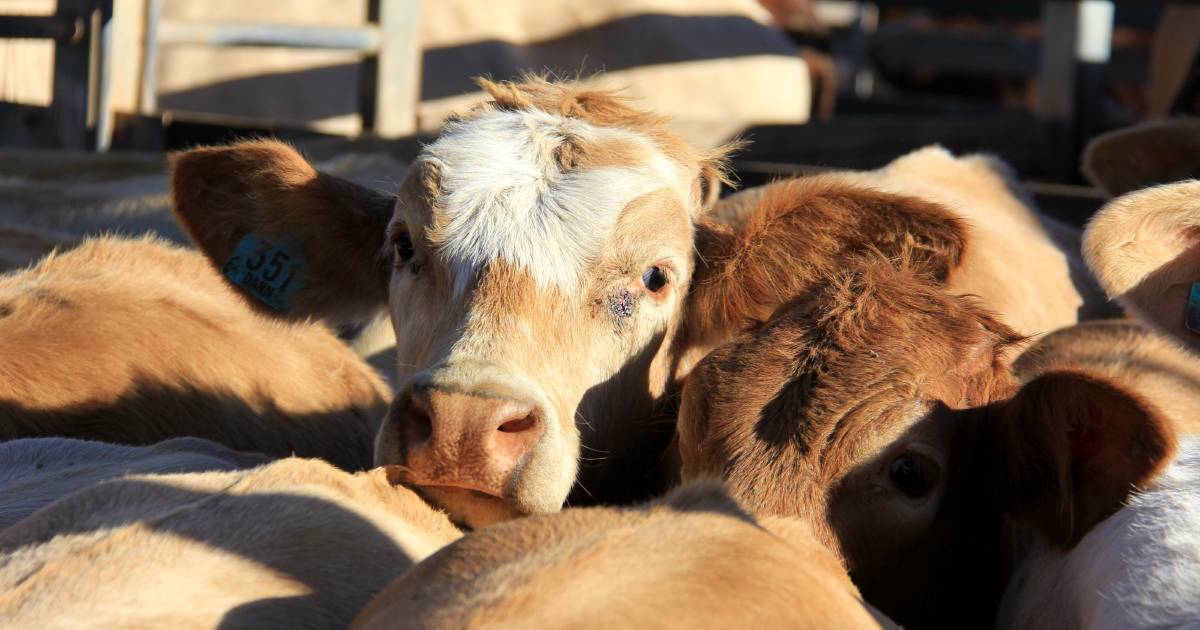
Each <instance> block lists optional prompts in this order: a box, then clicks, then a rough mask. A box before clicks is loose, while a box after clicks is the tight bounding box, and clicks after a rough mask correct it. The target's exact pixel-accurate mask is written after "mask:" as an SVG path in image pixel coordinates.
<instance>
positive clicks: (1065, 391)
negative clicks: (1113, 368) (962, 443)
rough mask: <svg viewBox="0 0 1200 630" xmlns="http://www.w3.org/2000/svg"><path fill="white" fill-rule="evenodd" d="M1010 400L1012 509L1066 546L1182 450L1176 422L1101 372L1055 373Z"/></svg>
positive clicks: (1006, 450) (1005, 421) (1007, 457)
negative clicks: (1179, 446)
mask: <svg viewBox="0 0 1200 630" xmlns="http://www.w3.org/2000/svg"><path fill="white" fill-rule="evenodd" d="M1005 407H1006V408H1005V411H1004V416H1003V418H1002V420H1001V422H1000V424H999V425H998V428H999V429H1000V430H1002V431H1004V433H1005V434H1004V435H1003V436H1002V438H1001V439H1000V440H998V441H997V442H996V445H997V447H998V448H1001V449H1002V451H1001V452H1002V455H1001V458H1002V460H1003V461H1004V462H1005V465H1004V469H1003V470H1004V475H1005V477H1004V478H1005V480H1006V481H1005V484H1006V485H1005V487H1006V492H1005V502H1006V506H1007V511H1008V513H1010V514H1012V515H1013V516H1014V517H1015V518H1017V519H1018V520H1025V519H1027V520H1028V521H1031V522H1032V523H1033V524H1034V525H1035V526H1037V527H1038V528H1039V529H1041V530H1042V531H1043V532H1044V533H1045V534H1046V535H1047V536H1048V537H1049V539H1050V541H1051V543H1053V544H1055V545H1058V546H1060V547H1062V548H1070V547H1072V546H1074V545H1075V544H1076V543H1077V542H1079V539H1080V538H1082V537H1083V535H1084V534H1086V533H1087V532H1088V531H1089V530H1091V528H1092V527H1094V526H1095V525H1096V524H1098V523H1099V522H1100V521H1103V520H1104V519H1106V518H1108V517H1109V516H1110V515H1112V514H1113V513H1114V512H1116V511H1117V510H1118V509H1120V507H1121V506H1122V505H1123V504H1124V502H1125V501H1126V499H1128V498H1129V496H1130V494H1131V493H1132V492H1134V491H1135V490H1138V489H1140V488H1144V487H1146V485H1147V484H1149V483H1150V482H1151V481H1152V480H1153V479H1154V478H1155V476H1157V475H1158V473H1159V472H1161V471H1162V469H1163V468H1164V467H1165V466H1166V465H1167V464H1168V463H1169V462H1170V460H1171V458H1172V457H1173V456H1174V453H1175V449H1176V438H1175V430H1174V427H1173V426H1172V425H1171V423H1170V421H1169V420H1167V418H1166V417H1165V416H1163V415H1162V414H1161V413H1160V412H1159V411H1158V410H1156V409H1155V408H1154V407H1153V406H1152V405H1151V404H1150V403H1148V402H1146V401H1145V400H1143V399H1142V398H1141V397H1139V396H1138V395H1136V394H1135V393H1133V392H1131V391H1128V390H1126V389H1124V388H1123V387H1121V386H1120V385H1118V384H1116V383H1114V382H1112V381H1110V380H1108V379H1105V378H1104V377H1101V376H1098V375H1092V374H1088V373H1085V372H1077V371H1066V370H1063V371H1054V372H1048V373H1046V374H1043V375H1042V376H1039V377H1038V378H1036V379H1034V380H1032V381H1030V382H1029V383H1027V384H1026V385H1025V386H1024V387H1022V388H1021V390H1020V391H1019V392H1018V393H1017V395H1016V396H1015V397H1014V398H1013V399H1012V400H1011V401H1009V402H1008V403H1007V405H1006V406H1005Z"/></svg>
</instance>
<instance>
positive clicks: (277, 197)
mask: <svg viewBox="0 0 1200 630" xmlns="http://www.w3.org/2000/svg"><path fill="white" fill-rule="evenodd" d="M171 195H172V202H173V210H174V212H175V216H176V217H177V218H178V219H179V221H180V223H182V224H183V226H184V229H185V230H186V231H187V233H188V235H189V237H191V239H192V242H194V243H195V244H196V246H197V247H198V248H200V250H201V251H202V252H204V254H205V255H206V256H208V258H209V259H210V260H211V261H212V262H213V264H214V265H216V266H217V267H218V268H219V269H221V271H222V274H223V275H224V276H225V278H226V279H227V280H229V281H230V283H231V284H233V285H234V286H235V287H237V288H238V290H239V291H241V292H242V293H244V294H246V295H247V296H248V298H249V299H248V301H249V302H250V303H252V304H254V305H255V306H256V307H258V308H260V309H261V310H263V311H264V312H267V313H271V314H274V315H277V316H281V317H284V318H287V319H306V318H310V317H317V318H321V319H324V320H326V321H327V322H329V323H330V324H331V325H335V326H336V325H342V324H347V323H358V322H363V321H366V320H367V319H369V318H370V317H371V316H373V315H375V314H377V313H378V312H379V311H380V309H381V307H382V306H383V305H384V304H385V303H386V300H387V281H388V277H389V273H390V264H389V262H388V260H387V257H386V256H384V255H383V254H382V252H383V249H384V248H383V243H384V239H385V234H386V232H387V225H388V222H389V221H390V220H391V217H392V210H393V205H394V201H395V198H394V197H392V196H389V195H383V194H380V193H376V192H374V191H372V190H370V189H367V188H364V187H362V186H359V185H357V184H354V183H351V182H349V181H347V180H344V179H340V178H337V177H333V176H331V175H326V174H324V173H320V172H318V171H317V170H316V169H315V168H313V166H312V165H311V164H309V163H308V161H307V160H305V159H304V158H303V157H302V156H301V155H300V154H299V153H297V152H296V150H295V149H293V148H292V147H290V146H288V145H286V144H283V143H281V142H278V141H272V140H254V141H247V142H240V143H237V144H233V145H229V146H220V147H206V148H200V149H193V150H190V151H185V152H182V153H177V154H175V155H173V156H171Z"/></svg>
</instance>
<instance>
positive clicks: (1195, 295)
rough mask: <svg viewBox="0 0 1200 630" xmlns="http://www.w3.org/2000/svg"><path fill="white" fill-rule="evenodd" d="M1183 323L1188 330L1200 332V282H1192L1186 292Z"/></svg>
mask: <svg viewBox="0 0 1200 630" xmlns="http://www.w3.org/2000/svg"><path fill="white" fill-rule="evenodd" d="M1184 325H1185V326H1187V329H1188V330H1190V331H1192V332H1194V333H1200V282H1193V283H1192V290H1191V291H1190V292H1189V293H1188V305H1187V318H1186V319H1185V320H1184Z"/></svg>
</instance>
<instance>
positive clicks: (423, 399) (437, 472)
mask: <svg viewBox="0 0 1200 630" xmlns="http://www.w3.org/2000/svg"><path fill="white" fill-rule="evenodd" d="M397 411H398V412H399V413H397V414H396V415H395V416H394V417H393V418H392V421H393V422H397V423H399V426H398V427H397V428H398V435H399V442H400V448H401V450H402V451H403V459H404V463H405V465H406V466H407V467H408V468H409V470H410V474H411V475H412V478H411V481H412V483H415V484H417V485H422V486H445V487H453V488H465V489H469V490H476V491H479V492H483V493H485V494H489V495H492V496H495V497H499V498H504V491H505V487H506V485H507V484H508V483H509V480H510V478H511V477H512V473H513V471H514V470H515V469H516V468H517V466H518V465H519V464H520V463H521V462H522V461H523V460H525V459H526V457H527V456H528V455H529V454H530V452H531V451H532V450H533V447H534V445H535V444H536V443H537V441H538V438H540V437H541V435H542V433H543V432H544V430H545V427H544V426H543V424H544V423H543V421H542V419H541V418H540V417H539V414H538V413H536V409H535V407H534V405H533V404H532V403H530V402H526V401H521V400H516V399H513V398H509V397H506V396H504V395H501V394H494V393H491V392H487V391H473V392H470V393H464V392H460V391H447V390H443V389H435V388H418V389H416V390H414V391H412V394H411V395H410V396H409V399H408V403H407V405H404V406H403V407H402V408H400V409H398V410H397Z"/></svg>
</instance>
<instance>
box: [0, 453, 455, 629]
mask: <svg viewBox="0 0 1200 630" xmlns="http://www.w3.org/2000/svg"><path fill="white" fill-rule="evenodd" d="M396 481H397V477H396V475H395V471H394V470H389V469H384V468H377V469H373V470H371V471H368V472H363V473H358V474H354V475H351V474H349V473H346V472H343V471H341V470H338V469H337V468H334V467H333V466H330V465H329V464H327V463H325V462H322V461H320V460H306V459H299V458H288V459H282V460H278V461H275V462H272V463H270V464H267V465H264V466H261V467H259V468H253V469H249V470H239V471H232V472H207V473H189V474H179V475H129V476H125V477H122V478H120V479H115V480H111V481H107V482H103V483H97V484H94V485H91V486H88V487H87V488H85V489H83V490H80V491H78V492H76V493H74V494H70V495H68V496H66V497H65V498H63V499H61V500H59V501H57V502H55V503H53V504H51V505H49V506H47V507H45V508H43V509H42V510H40V511H38V512H36V513H34V514H33V515H32V516H30V517H28V518H26V519H25V520H23V521H21V522H19V523H17V524H16V525H13V526H12V527H9V528H8V529H6V530H4V531H3V532H0V625H3V626H5V627H14V628H17V627H23V628H78V627H150V626H155V627H159V626H165V627H171V628H214V627H218V626H220V627H230V628H262V627H291V626H296V625H301V626H304V627H310V628H344V627H346V626H347V624H349V623H350V621H351V620H352V619H353V618H354V615H355V614H357V613H358V611H359V610H360V609H362V607H363V606H365V605H366V604H367V602H368V601H369V600H370V598H371V597H372V596H373V595H374V594H375V593H377V592H378V591H380V590H382V589H383V588H384V587H385V586H386V585H387V584H388V583H389V582H390V581H391V580H392V579H393V578H395V577H396V576H398V575H400V574H401V573H403V572H404V571H405V570H406V569H408V568H409V567H411V566H412V565H413V564H415V563H416V562H418V561H420V560H421V559H422V558H424V557H426V556H428V555H429V554H431V553H433V552H434V551H436V550H437V549H439V548H440V547H441V546H443V545H445V544H447V543H449V542H451V541H453V540H455V539H456V538H458V536H459V535H460V532H459V531H458V530H457V529H456V528H455V527H454V526H453V525H451V523H450V521H449V520H448V519H447V518H446V515H445V514H443V513H441V512H439V511H437V510H434V509H433V508H431V507H429V506H428V505H427V504H426V503H425V502H424V501H422V500H421V499H420V498H419V497H417V495H415V494H414V493H413V492H411V491H409V490H407V489H406V488H404V487H402V486H397V485H395V484H396Z"/></svg>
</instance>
